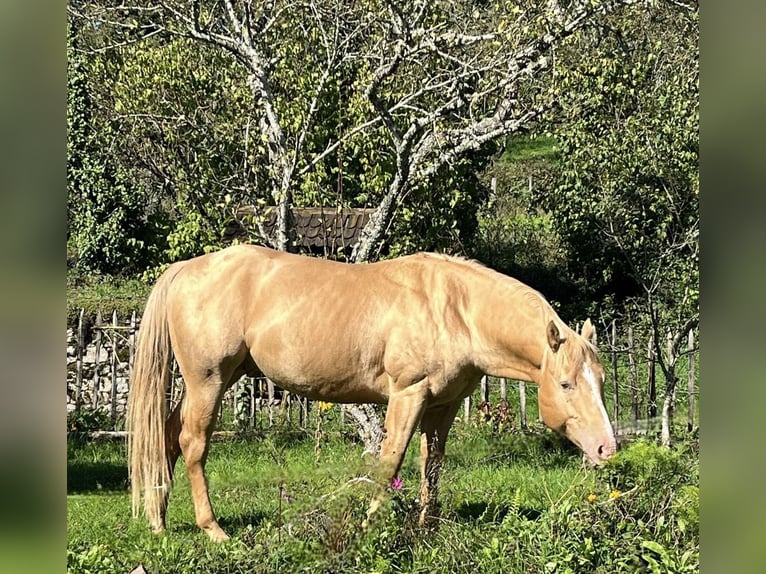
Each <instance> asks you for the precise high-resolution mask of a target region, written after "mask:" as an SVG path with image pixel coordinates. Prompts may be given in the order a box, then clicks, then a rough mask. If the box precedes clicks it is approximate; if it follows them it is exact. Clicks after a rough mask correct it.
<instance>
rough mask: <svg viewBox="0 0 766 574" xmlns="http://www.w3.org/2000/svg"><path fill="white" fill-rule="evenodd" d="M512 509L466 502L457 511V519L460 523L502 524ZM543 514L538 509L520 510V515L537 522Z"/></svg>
mask: <svg viewBox="0 0 766 574" xmlns="http://www.w3.org/2000/svg"><path fill="white" fill-rule="evenodd" d="M509 510H510V508H509V507H508V506H505V505H495V504H488V503H486V502H464V503H463V504H461V505H460V506H459V507H458V508H456V509H455V517H456V518H457V520H458V521H460V522H489V523H494V524H500V523H501V522H502V521H503V519H504V518H505V517H506V516H507V515H508V511H509ZM541 514H542V512H541V511H540V510H538V509H536V508H519V510H518V515H519V516H520V517H523V518H526V519H527V520H537V519H538V518H539V517H540V515H541Z"/></svg>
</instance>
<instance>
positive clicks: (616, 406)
mask: <svg viewBox="0 0 766 574" xmlns="http://www.w3.org/2000/svg"><path fill="white" fill-rule="evenodd" d="M612 381H613V387H612V400H613V401H614V405H613V406H612V412H613V414H614V419H613V420H614V421H615V423H616V422H617V421H618V420H620V392H619V386H618V383H617V319H613V320H612Z"/></svg>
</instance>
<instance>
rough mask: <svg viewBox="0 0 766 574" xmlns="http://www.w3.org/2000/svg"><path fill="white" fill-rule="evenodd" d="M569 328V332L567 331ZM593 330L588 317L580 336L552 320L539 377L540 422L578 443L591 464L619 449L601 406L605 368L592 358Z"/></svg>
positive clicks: (594, 355) (594, 354)
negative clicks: (564, 332)
mask: <svg viewBox="0 0 766 574" xmlns="http://www.w3.org/2000/svg"><path fill="white" fill-rule="evenodd" d="M568 331H569V330H568ZM595 338H596V332H595V329H594V328H593V325H592V324H591V322H590V319H589V320H587V321H585V324H584V325H583V326H582V330H581V332H580V334H579V335H578V334H577V333H575V332H574V331H569V332H568V334H567V335H566V336H564V335H562V333H561V332H560V331H559V328H558V327H557V326H556V324H555V323H554V322H553V321H551V322H550V323H548V328H547V339H548V340H547V343H548V346H549V347H550V350H551V351H552V353H545V359H544V360H543V365H542V377H541V380H540V381H539V387H540V390H539V404H540V414H541V415H542V418H543V422H545V424H546V425H547V426H549V427H550V428H552V429H553V430H556V431H559V432H561V433H563V434H565V435H566V436H567V437H568V438H569V440H571V441H572V442H574V443H575V444H576V445H577V446H579V447H580V448H581V449H582V451H583V452H584V453H585V456H586V457H587V458H588V460H589V461H590V462H591V463H592V464H596V465H599V464H602V463H604V462H605V461H606V459H608V458H609V457H610V456H612V455H613V454H614V452H615V451H616V449H617V444H616V442H615V439H614V431H613V429H612V425H611V423H610V422H609V416H608V415H607V414H606V409H605V408H604V395H603V383H604V368H603V366H602V365H601V363H600V362H599V360H598V357H597V356H596V347H595Z"/></svg>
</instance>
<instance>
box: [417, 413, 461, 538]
mask: <svg viewBox="0 0 766 574" xmlns="http://www.w3.org/2000/svg"><path fill="white" fill-rule="evenodd" d="M461 403H462V401H455V402H454V403H450V404H448V405H445V406H443V407H438V408H435V409H430V410H427V411H426V412H425V413H423V418H422V419H421V421H420V509H421V510H420V524H421V525H422V524H425V523H426V521H427V520H428V519H429V518H430V517H433V516H434V515H435V514H436V493H437V487H438V482H439V473H440V472H441V468H442V464H443V462H444V446H445V444H446V442H447V434H448V433H449V429H450V427H451V426H452V422H453V421H454V420H455V415H456V414H457V412H458V410H459V409H460V404H461Z"/></svg>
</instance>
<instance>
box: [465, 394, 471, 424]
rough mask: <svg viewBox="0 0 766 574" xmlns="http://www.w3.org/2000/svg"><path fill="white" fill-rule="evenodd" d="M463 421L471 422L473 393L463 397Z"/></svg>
mask: <svg viewBox="0 0 766 574" xmlns="http://www.w3.org/2000/svg"><path fill="white" fill-rule="evenodd" d="M463 422H465V424H468V423H469V422H471V395H468V396H467V397H466V398H465V399H463Z"/></svg>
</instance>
